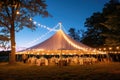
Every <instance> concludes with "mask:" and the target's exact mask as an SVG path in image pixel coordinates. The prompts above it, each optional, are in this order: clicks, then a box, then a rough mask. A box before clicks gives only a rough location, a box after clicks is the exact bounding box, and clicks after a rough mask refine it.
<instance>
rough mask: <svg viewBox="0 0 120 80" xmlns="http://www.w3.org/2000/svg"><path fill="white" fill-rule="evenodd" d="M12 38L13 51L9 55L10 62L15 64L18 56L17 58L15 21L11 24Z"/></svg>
mask: <svg viewBox="0 0 120 80" xmlns="http://www.w3.org/2000/svg"><path fill="white" fill-rule="evenodd" d="M10 40H11V53H10V56H9V63H10V64H15V62H16V58H15V56H16V55H15V52H16V44H15V30H14V23H13V24H12V25H11V29H10Z"/></svg>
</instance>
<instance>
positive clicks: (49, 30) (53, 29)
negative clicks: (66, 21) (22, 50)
mask: <svg viewBox="0 0 120 80" xmlns="http://www.w3.org/2000/svg"><path fill="white" fill-rule="evenodd" d="M33 23H34V24H37V22H35V21H34V22H33ZM37 25H39V26H41V28H45V29H47V30H48V32H46V33H45V34H43V35H42V36H39V37H38V38H36V39H34V40H33V41H31V42H29V43H27V44H25V45H27V46H28V45H31V44H33V43H36V42H37V41H38V40H40V39H43V37H45V36H46V35H47V34H48V33H50V32H52V31H57V30H55V28H57V27H58V26H59V23H58V24H57V25H56V26H54V27H53V28H49V27H46V26H44V25H41V24H37Z"/></svg>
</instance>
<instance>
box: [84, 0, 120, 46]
mask: <svg viewBox="0 0 120 80" xmlns="http://www.w3.org/2000/svg"><path fill="white" fill-rule="evenodd" d="M85 27H86V28H87V31H86V32H85V36H83V38H82V42H83V43H85V44H87V45H89V46H92V47H98V46H103V45H107V46H113V45H114V46H115V45H119V44H120V36H119V35H120V28H119V27H120V2H119V1H118V0H110V1H109V2H108V3H106V4H105V6H104V8H103V10H102V12H95V13H93V15H92V16H91V17H89V18H87V19H86V22H85Z"/></svg>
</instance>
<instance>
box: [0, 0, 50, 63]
mask: <svg viewBox="0 0 120 80" xmlns="http://www.w3.org/2000/svg"><path fill="white" fill-rule="evenodd" d="M46 7H47V5H46V4H45V1H44V0H6V1H3V0H0V30H1V31H4V32H5V33H7V35H9V37H8V38H9V39H10V42H11V53H10V57H9V59H10V60H9V63H10V64H14V63H15V62H16V60H15V51H16V43H15V31H17V32H18V31H20V30H22V29H23V28H24V27H27V28H30V29H32V30H34V29H35V28H36V26H35V25H34V24H33V22H32V20H31V19H32V17H34V16H36V15H41V16H42V17H48V16H50V15H49V13H48V12H47V11H46Z"/></svg>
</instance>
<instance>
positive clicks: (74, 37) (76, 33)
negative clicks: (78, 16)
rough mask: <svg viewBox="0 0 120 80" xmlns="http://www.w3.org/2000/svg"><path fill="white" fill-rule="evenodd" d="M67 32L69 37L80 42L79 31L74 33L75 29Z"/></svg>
mask: <svg viewBox="0 0 120 80" xmlns="http://www.w3.org/2000/svg"><path fill="white" fill-rule="evenodd" d="M68 32H69V34H68V35H70V36H71V38H72V39H74V40H76V41H79V42H80V36H79V34H80V31H79V30H78V31H76V30H75V28H70V29H69V31H68Z"/></svg>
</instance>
